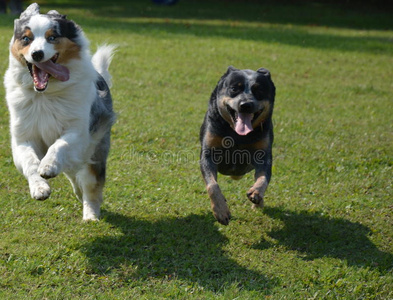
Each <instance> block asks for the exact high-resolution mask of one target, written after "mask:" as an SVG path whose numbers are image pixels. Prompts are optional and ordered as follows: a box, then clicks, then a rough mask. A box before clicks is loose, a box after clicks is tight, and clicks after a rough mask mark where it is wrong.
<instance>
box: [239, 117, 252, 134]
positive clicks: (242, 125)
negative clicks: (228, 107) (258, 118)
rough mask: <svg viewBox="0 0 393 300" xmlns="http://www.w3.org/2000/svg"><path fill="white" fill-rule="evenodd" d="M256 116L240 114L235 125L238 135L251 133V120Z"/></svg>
mask: <svg viewBox="0 0 393 300" xmlns="http://www.w3.org/2000/svg"><path fill="white" fill-rule="evenodd" d="M253 116H254V114H245V113H239V114H238V118H237V121H236V124H235V131H236V133H237V134H238V135H246V134H248V133H250V132H251V131H252V130H253V128H252V124H251V120H252V118H253Z"/></svg>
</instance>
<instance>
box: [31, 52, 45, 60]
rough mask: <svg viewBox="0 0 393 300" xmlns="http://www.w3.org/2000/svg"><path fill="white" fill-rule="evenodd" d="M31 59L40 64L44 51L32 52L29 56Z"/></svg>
mask: <svg viewBox="0 0 393 300" xmlns="http://www.w3.org/2000/svg"><path fill="white" fill-rule="evenodd" d="M31 57H33V59H34V60H35V61H36V62H40V61H41V60H42V59H43V58H44V51H42V50H38V51H34V52H33V53H32V54H31Z"/></svg>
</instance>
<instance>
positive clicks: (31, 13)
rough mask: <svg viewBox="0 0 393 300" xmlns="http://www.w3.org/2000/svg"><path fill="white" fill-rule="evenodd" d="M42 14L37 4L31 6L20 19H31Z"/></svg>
mask: <svg viewBox="0 0 393 300" xmlns="http://www.w3.org/2000/svg"><path fill="white" fill-rule="evenodd" d="M39 13H40V6H39V5H38V4H37V3H33V4H30V5H29V6H28V7H27V8H26V10H25V11H24V12H22V13H21V14H20V19H25V18H29V17H31V16H34V15H38V14H39Z"/></svg>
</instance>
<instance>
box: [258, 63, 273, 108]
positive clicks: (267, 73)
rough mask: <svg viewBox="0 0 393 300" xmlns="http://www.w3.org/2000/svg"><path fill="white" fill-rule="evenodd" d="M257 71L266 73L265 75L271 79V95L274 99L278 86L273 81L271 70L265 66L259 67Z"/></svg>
mask: <svg viewBox="0 0 393 300" xmlns="http://www.w3.org/2000/svg"><path fill="white" fill-rule="evenodd" d="M257 72H258V73H260V74H262V75H264V76H265V77H266V78H267V79H268V80H269V84H270V97H271V98H272V99H273V100H274V97H275V95H276V87H275V85H274V83H273V80H272V78H271V75H270V71H269V70H268V69H265V68H259V69H258V70H257Z"/></svg>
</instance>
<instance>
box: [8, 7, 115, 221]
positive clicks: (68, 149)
mask: <svg viewBox="0 0 393 300" xmlns="http://www.w3.org/2000/svg"><path fill="white" fill-rule="evenodd" d="M113 51H114V47H113V46H108V45H105V46H101V47H99V48H98V50H97V52H96V53H95V54H94V56H93V57H91V55H90V52H89V41H88V40H87V38H86V37H85V35H84V33H83V31H82V29H81V28H80V27H79V26H78V25H77V24H75V23H74V22H73V21H71V20H68V19H67V18H66V16H65V15H61V14H59V13H58V12H57V11H55V10H51V11H49V12H48V13H47V14H40V11H39V6H38V5H37V4H36V3H34V4H31V5H30V6H29V7H28V8H27V9H26V10H25V11H24V12H22V14H21V15H20V18H19V19H16V20H15V22H14V35H13V37H12V39H11V42H10V55H9V67H8V69H7V71H6V74H5V77H4V85H5V88H6V98H7V104H8V108H9V112H10V129H11V146H12V155H13V159H14V163H15V166H16V167H17V169H18V170H19V171H20V172H21V173H22V174H23V175H24V176H25V177H26V179H27V181H28V184H29V188H30V194H31V197H33V198H34V199H37V200H45V199H47V198H48V197H49V195H50V193H51V189H50V186H49V184H48V179H49V178H53V177H55V176H57V175H59V174H60V173H61V172H64V173H65V174H66V176H67V177H68V179H69V180H70V181H71V184H72V186H73V189H74V192H75V194H76V195H77V197H78V198H79V200H80V201H81V202H82V203H83V219H84V220H97V219H98V218H99V216H100V206H101V203H102V200H103V197H102V191H103V187H104V183H105V170H106V160H107V156H108V153H109V147H110V130H111V126H112V125H113V123H114V120H115V114H114V112H113V110H112V99H111V94H110V91H109V86H110V85H111V76H110V74H109V72H108V68H109V65H110V62H111V60H112V56H113Z"/></svg>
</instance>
